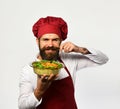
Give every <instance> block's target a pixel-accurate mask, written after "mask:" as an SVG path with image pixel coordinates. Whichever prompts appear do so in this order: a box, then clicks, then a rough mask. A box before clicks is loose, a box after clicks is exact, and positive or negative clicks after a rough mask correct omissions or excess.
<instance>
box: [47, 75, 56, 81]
mask: <svg viewBox="0 0 120 109" xmlns="http://www.w3.org/2000/svg"><path fill="white" fill-rule="evenodd" d="M56 77H57V75H54V74H51V75H50V76H49V78H48V81H53V80H54V79H55V78H56Z"/></svg>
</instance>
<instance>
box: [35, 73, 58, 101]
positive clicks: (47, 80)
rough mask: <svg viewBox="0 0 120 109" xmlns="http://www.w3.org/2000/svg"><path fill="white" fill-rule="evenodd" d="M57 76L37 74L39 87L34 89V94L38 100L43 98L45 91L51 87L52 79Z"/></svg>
mask: <svg viewBox="0 0 120 109" xmlns="http://www.w3.org/2000/svg"><path fill="white" fill-rule="evenodd" d="M56 77H57V75H54V74H51V75H50V76H48V75H42V76H40V75H37V87H36V89H35V90H34V94H35V96H36V98H37V99H38V100H40V99H41V97H42V95H43V94H44V92H45V91H46V90H47V89H48V88H49V86H50V84H51V83H52V81H53V80H54V79H55V78H56Z"/></svg>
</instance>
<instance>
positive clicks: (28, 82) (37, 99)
mask: <svg viewBox="0 0 120 109" xmlns="http://www.w3.org/2000/svg"><path fill="white" fill-rule="evenodd" d="M46 77H47V76H46V75H43V76H38V75H36V74H35V73H33V69H32V68H31V67H30V66H29V65H28V66H26V67H24V68H23V70H22V72H21V74H20V82H19V89H20V94H19V99H18V105H19V109H33V108H36V107H37V106H38V105H39V104H40V103H41V101H42V95H43V94H44V92H45V91H46V90H47V88H48V87H49V86H50V84H51V82H52V81H53V80H54V79H55V78H56V75H52V74H51V75H50V76H49V77H47V80H46ZM36 84H37V85H36ZM34 86H35V88H34Z"/></svg>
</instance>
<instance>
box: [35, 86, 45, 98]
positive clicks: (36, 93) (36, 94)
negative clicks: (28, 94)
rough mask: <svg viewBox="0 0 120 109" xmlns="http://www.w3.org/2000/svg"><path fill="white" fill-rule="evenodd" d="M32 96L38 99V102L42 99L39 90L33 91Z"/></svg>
mask: <svg viewBox="0 0 120 109" xmlns="http://www.w3.org/2000/svg"><path fill="white" fill-rule="evenodd" d="M34 95H35V97H36V98H37V99H38V100H40V99H41V98H42V95H43V94H42V92H41V91H40V90H39V89H37V88H36V89H35V90H34Z"/></svg>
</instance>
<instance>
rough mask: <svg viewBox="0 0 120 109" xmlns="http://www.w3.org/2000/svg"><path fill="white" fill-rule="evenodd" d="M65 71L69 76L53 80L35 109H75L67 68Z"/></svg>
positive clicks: (70, 79)
mask: <svg viewBox="0 0 120 109" xmlns="http://www.w3.org/2000/svg"><path fill="white" fill-rule="evenodd" d="M65 69H66V71H67V72H68V74H69V76H68V77H66V78H64V79H61V80H55V81H54V82H53V83H52V84H51V86H50V87H49V89H48V90H47V91H46V93H45V94H44V96H43V98H42V102H41V104H40V105H39V106H38V107H37V108H36V109H77V105H76V102H75V98H74V87H73V81H72V78H71V76H70V73H69V71H68V69H67V67H65Z"/></svg>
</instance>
